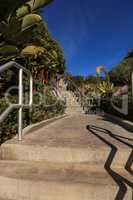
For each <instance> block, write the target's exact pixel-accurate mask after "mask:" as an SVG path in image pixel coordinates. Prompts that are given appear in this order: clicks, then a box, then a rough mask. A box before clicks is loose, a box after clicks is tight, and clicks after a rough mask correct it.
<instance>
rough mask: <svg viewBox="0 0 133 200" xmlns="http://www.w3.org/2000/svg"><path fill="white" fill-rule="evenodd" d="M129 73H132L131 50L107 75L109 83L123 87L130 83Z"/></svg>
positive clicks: (132, 51) (132, 53)
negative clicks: (109, 78) (109, 79)
mask: <svg viewBox="0 0 133 200" xmlns="http://www.w3.org/2000/svg"><path fill="white" fill-rule="evenodd" d="M131 72H133V50H131V51H130V52H129V53H128V54H127V55H126V56H125V57H124V58H123V60H122V61H121V62H120V63H119V64H118V65H116V66H115V67H114V68H113V69H112V70H111V71H110V73H109V74H110V77H111V81H112V82H113V83H114V84H115V85H123V84H125V83H127V82H128V83H129V82H130V80H131Z"/></svg>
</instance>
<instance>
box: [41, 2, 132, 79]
mask: <svg viewBox="0 0 133 200" xmlns="http://www.w3.org/2000/svg"><path fill="white" fill-rule="evenodd" d="M43 13H44V19H45V20H46V22H47V23H48V27H49V31H50V32H51V33H52V35H53V37H54V38H55V39H56V40H57V41H58V42H59V43H60V45H61V47H62V49H63V52H64V55H65V59H66V65H67V70H68V71H69V72H71V73H73V74H74V75H77V74H80V75H85V76H86V75H88V74H95V68H96V66H98V65H103V66H106V67H107V69H108V70H109V69H110V68H111V67H113V66H114V65H115V64H117V63H118V62H120V60H121V59H122V57H123V56H124V55H125V54H126V53H127V51H128V50H130V49H131V48H133V1H132V0H123V1H121V0H93V1H90V0H67V1H66V0H54V1H53V3H51V4H50V5H48V6H47V7H45V8H44V10H43Z"/></svg>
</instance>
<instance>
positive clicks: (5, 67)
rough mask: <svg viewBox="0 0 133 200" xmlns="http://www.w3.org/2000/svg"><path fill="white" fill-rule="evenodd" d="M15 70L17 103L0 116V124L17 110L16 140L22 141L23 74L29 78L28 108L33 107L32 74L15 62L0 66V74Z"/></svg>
mask: <svg viewBox="0 0 133 200" xmlns="http://www.w3.org/2000/svg"><path fill="white" fill-rule="evenodd" d="M13 67H15V68H17V69H18V70H19V85H18V89H19V94H18V96H19V102H18V104H11V105H9V107H8V108H7V109H6V110H5V111H4V112H3V113H2V114H1V115H0V123H1V122H3V121H4V120H5V119H6V117H7V116H8V115H9V114H10V113H11V112H12V111H13V110H14V109H18V140H19V141H21V140H22V134H23V107H24V106H25V105H24V104H23V73H25V74H26V75H28V76H29V78H30V89H29V90H30V91H29V104H28V105H26V106H28V107H29V108H31V107H32V105H33V77H32V74H31V72H30V71H29V70H27V69H26V68H25V67H23V66H22V65H20V64H18V63H16V62H13V61H11V62H8V63H6V64H4V65H2V66H0V73H2V72H4V71H6V70H8V69H11V68H13Z"/></svg>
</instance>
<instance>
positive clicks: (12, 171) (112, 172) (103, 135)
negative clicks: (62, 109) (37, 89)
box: [0, 113, 133, 200]
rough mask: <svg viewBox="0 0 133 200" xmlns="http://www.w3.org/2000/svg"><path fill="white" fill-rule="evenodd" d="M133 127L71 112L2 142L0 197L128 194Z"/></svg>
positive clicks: (107, 198) (51, 199)
mask: <svg viewBox="0 0 133 200" xmlns="http://www.w3.org/2000/svg"><path fill="white" fill-rule="evenodd" d="M132 145H133V133H132V132H129V131H127V130H126V129H124V128H122V127H120V126H118V125H117V124H115V123H114V122H113V123H112V122H111V121H109V119H107V118H104V117H100V116H96V115H89V116H88V115H85V114H79V113H75V114H72V115H69V116H67V117H65V118H63V119H60V120H58V121H55V122H53V123H51V124H49V125H47V126H44V127H42V128H40V129H39V130H36V131H34V132H32V133H29V134H27V135H25V137H24V140H23V141H22V142H18V141H17V140H16V139H13V140H10V141H8V142H7V143H5V144H3V145H2V148H1V152H2V159H3V160H1V161H0V197H1V198H4V199H11V200H132V187H133V159H132V154H133V153H132V151H133V148H132Z"/></svg>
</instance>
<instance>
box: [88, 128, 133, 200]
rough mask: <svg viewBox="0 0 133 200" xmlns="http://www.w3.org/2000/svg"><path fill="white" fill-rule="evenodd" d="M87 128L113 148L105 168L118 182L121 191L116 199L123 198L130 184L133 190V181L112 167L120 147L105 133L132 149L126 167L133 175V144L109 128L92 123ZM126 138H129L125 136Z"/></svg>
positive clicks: (121, 199)
mask: <svg viewBox="0 0 133 200" xmlns="http://www.w3.org/2000/svg"><path fill="white" fill-rule="evenodd" d="M87 129H88V131H89V133H92V134H93V135H95V136H96V137H98V138H99V139H100V140H102V142H104V143H105V144H106V145H108V146H109V147H110V148H111V151H110V153H109V156H108V158H107V160H106V162H105V165H104V168H105V169H106V171H107V172H108V173H109V175H110V176H111V177H112V178H113V180H114V181H115V182H116V184H117V185H118V186H119V191H118V193H117V195H116V197H115V200H123V199H124V197H125V195H126V192H127V189H128V188H127V186H129V187H130V188H131V189H132V191H133V182H131V181H129V180H128V179H127V178H125V177H123V176H121V175H120V174H118V173H116V172H115V171H114V170H112V169H111V165H112V163H113V160H114V158H115V156H116V154H117V152H118V148H117V147H116V146H115V145H113V144H112V143H111V142H110V141H108V140H107V139H105V136H104V135H103V134H105V135H109V136H110V137H111V138H113V139H115V140H117V141H119V142H121V143H122V144H124V145H126V146H128V147H129V148H131V149H132V152H131V154H130V156H129V158H128V160H127V163H126V164H125V166H124V168H125V169H126V170H127V171H128V172H129V173H130V174H131V175H133V171H132V169H131V167H132V164H133V145H132V144H130V143H128V142H125V141H123V140H122V139H124V138H123V137H122V138H121V136H119V135H115V134H113V133H112V132H111V131H109V130H107V129H104V128H100V127H97V126H91V125H88V126H87ZM125 139H127V138H125ZM131 200H133V193H132V199H131Z"/></svg>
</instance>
